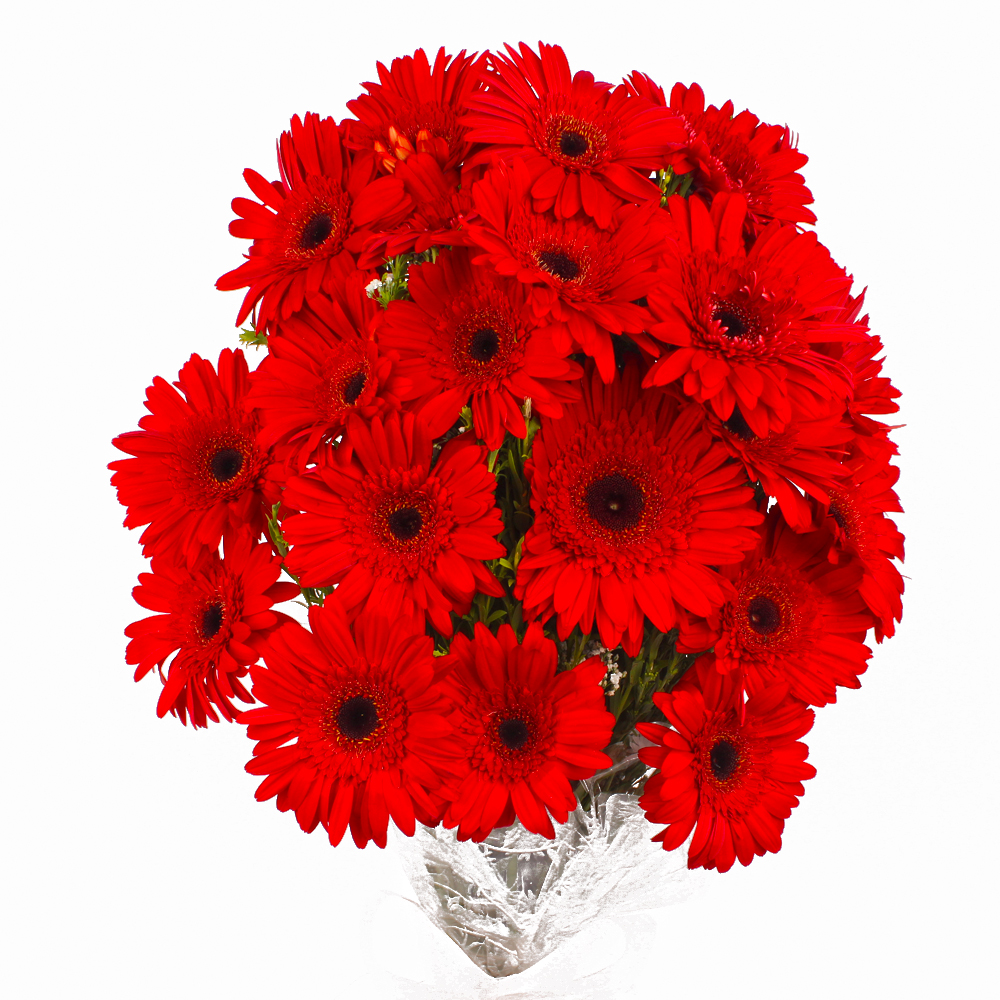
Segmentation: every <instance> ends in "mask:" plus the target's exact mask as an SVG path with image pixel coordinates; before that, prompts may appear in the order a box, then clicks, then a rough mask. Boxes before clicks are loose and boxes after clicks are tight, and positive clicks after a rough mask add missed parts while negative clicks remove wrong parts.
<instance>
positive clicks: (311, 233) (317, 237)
mask: <svg viewBox="0 0 1000 1000" xmlns="http://www.w3.org/2000/svg"><path fill="white" fill-rule="evenodd" d="M332 232H333V219H331V218H330V216H329V215H327V214H326V213H325V212H324V213H322V214H320V215H314V216H313V217H312V218H311V219H310V220H309V221H308V222H307V223H306V224H305V226H303V227H302V235H301V236H299V246H300V247H301V248H302V249H303V250H315V249H316V247H318V246H321V245H322V244H323V243H325V242H326V241H327V240H328V239H329V238H330V233H332Z"/></svg>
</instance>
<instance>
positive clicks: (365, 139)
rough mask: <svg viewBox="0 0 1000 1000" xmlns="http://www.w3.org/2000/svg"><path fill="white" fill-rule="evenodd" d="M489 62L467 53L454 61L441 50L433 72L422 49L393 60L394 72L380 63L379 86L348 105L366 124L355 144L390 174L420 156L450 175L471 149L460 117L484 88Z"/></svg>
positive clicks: (354, 134) (368, 86) (369, 86)
mask: <svg viewBox="0 0 1000 1000" xmlns="http://www.w3.org/2000/svg"><path fill="white" fill-rule="evenodd" d="M487 58H488V56H487V54H486V53H483V54H482V55H481V56H479V57H478V58H477V56H476V53H473V54H472V55H471V56H467V55H466V54H465V49H463V50H462V51H461V52H459V54H458V55H457V56H449V55H447V54H446V53H445V50H444V48H441V49H439V50H438V53H437V56H436V57H435V59H434V66H433V67H431V65H430V63H429V62H428V61H427V54H426V53H425V52H424V50H423V49H417V51H416V52H414V53H413V55H412V56H403V57H402V58H400V59H393V61H392V65H391V66H390V68H389V69H386V68H385V66H383V65H382V63H378V64H377V68H378V78H379V82H378V83H365V84H362V86H363V87H364V88H365V90H367V91H368V93H367V94H362V95H361V96H360V97H359V98H357V100H354V101H348V102H347V107H348V108H349V109H350V111H351V112H352V113H353V114H355V115H357V116H358V118H359V119H360V125H359V126H354V127H352V129H351V141H352V144H357V145H358V146H360V147H361V148H364V149H371V150H373V151H374V152H375V153H376V155H377V157H378V159H379V162H380V163H381V165H382V166H383V167H384V168H385V169H386V170H388V171H390V172H392V171H393V170H395V169H396V167H397V166H398V165H399V164H400V163H401V162H404V161H405V160H406V159H407V158H408V157H409V156H412V155H413V153H415V152H417V153H428V154H430V155H431V156H433V157H434V158H435V159H436V160H437V161H438V163H439V164H440V165H441V167H442V168H443V169H445V170H450V169H453V168H455V167H457V166H458V165H459V164H461V162H462V161H463V160H464V159H465V158H466V155H467V153H468V152H469V149H470V142H469V139H468V136H467V130H466V128H465V127H464V126H463V125H462V124H461V123H460V122H459V117H460V115H461V114H462V112H463V111H464V109H465V106H466V104H467V103H468V101H469V99H470V97H471V95H472V94H473V93H474V92H475V91H476V89H477V88H479V87H480V86H481V85H482V76H483V72H484V71H485V69H486V63H487Z"/></svg>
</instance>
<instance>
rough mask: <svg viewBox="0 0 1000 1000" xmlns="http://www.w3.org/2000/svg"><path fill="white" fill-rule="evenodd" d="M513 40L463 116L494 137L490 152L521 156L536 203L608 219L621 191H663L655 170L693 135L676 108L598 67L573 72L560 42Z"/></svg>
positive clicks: (625, 196) (478, 135) (636, 197)
mask: <svg viewBox="0 0 1000 1000" xmlns="http://www.w3.org/2000/svg"><path fill="white" fill-rule="evenodd" d="M505 47H506V49H507V52H508V54H509V58H508V57H506V56H502V55H494V56H493V67H494V68H493V72H491V73H490V74H489V76H488V83H489V87H488V89H486V90H484V91H481V92H479V93H478V94H475V95H474V96H473V97H472V98H471V100H470V101H469V102H468V103H469V109H470V114H469V115H467V116H466V118H465V119H464V121H465V122H466V124H468V125H469V127H470V132H469V135H470V138H472V139H476V140H479V141H481V142H487V143H490V144H491V145H490V147H489V148H488V149H487V150H485V151H484V152H483V153H481V154H479V156H480V158H482V159H483V161H484V162H485V161H486V157H490V158H491V159H492V158H493V157H495V156H497V155H499V156H501V157H505V158H508V159H509V158H511V157H514V156H517V157H519V158H523V159H524V160H525V161H526V162H527V164H528V166H529V170H530V172H531V175H532V177H533V178H534V182H533V184H532V185H531V189H530V194H531V197H532V199H533V201H534V208H535V210H536V211H538V212H543V211H547V210H549V209H551V210H552V211H553V212H554V213H555V215H556V217H557V218H560V219H568V218H570V217H571V216H574V215H576V214H577V212H579V211H581V210H582V211H583V212H585V213H586V214H587V215H589V216H591V217H592V218H593V219H594V221H595V222H596V223H597V225H598V226H599V227H601V228H602V229H606V228H607V227H608V226H609V225H610V224H611V216H612V214H613V212H614V211H615V209H616V208H617V207H618V206H619V205H620V204H621V203H622V202H623V201H627V202H632V201H636V202H643V201H649V200H651V199H655V200H658V199H659V194H660V192H659V190H658V189H657V187H656V185H655V184H652V183H651V182H650V180H649V173H650V171H651V170H655V169H656V168H657V167H658V166H660V165H661V163H662V161H663V159H664V157H665V156H666V155H667V154H668V153H669V152H670V151H671V150H672V149H675V148H676V147H677V146H679V145H680V144H681V143H683V142H684V140H685V138H686V135H685V130H684V127H683V124H682V123H681V121H680V119H679V118H678V116H677V115H675V114H673V113H672V112H670V111H668V110H667V109H665V108H662V107H657V106H656V105H654V104H653V103H652V102H650V101H648V100H645V99H644V98H641V97H636V96H634V95H632V94H630V93H629V92H628V89H627V88H626V87H624V86H620V87H616V88H614V89H613V90H612V87H611V84H609V83H599V82H596V81H595V80H594V75H593V74H592V73H588V72H586V71H584V70H581V71H579V72H578V73H576V74H575V75H573V74H571V73H570V68H569V63H568V62H567V60H566V55H565V53H564V52H563V50H562V49H561V48H560V47H559V46H558V45H544V44H542V43H541V42H539V45H538V51H539V54H538V55H536V54H535V53H534V52H533V51H532V50H531V49H530V48H529V47H528V46H527V45H525V43H524V42H521V44H520V45H519V47H518V49H514V48H512V47H511V46H510V45H507V46H505Z"/></svg>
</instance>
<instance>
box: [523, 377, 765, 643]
mask: <svg viewBox="0 0 1000 1000" xmlns="http://www.w3.org/2000/svg"><path fill="white" fill-rule="evenodd" d="M640 378H641V375H640V373H639V371H638V367H637V366H636V365H634V364H629V365H627V366H626V368H625V370H624V372H623V373H622V375H621V378H620V379H619V380H617V381H615V382H613V383H611V384H610V385H604V384H603V383H602V382H601V380H600V378H599V377H598V376H597V374H596V372H595V371H594V370H593V369H591V370H590V372H588V374H587V375H586V376H585V378H584V382H583V400H582V401H581V402H580V403H576V404H573V405H571V406H566V407H565V408H564V416H563V418H562V419H561V420H546V421H544V422H543V424H542V428H541V430H540V431H539V432H538V434H537V435H536V436H535V440H534V443H533V451H532V460H533V468H532V471H531V507H532V510H533V511H534V514H535V521H534V524H533V525H532V526H531V527H530V528H529V529H528V532H527V534H526V535H525V538H524V545H523V550H522V551H523V555H522V558H521V561H520V563H519V566H518V572H517V584H516V588H515V591H514V593H515V596H517V597H518V599H519V600H522V601H523V602H524V611H525V615H526V617H528V618H529V619H539V620H541V621H545V620H547V619H548V618H550V617H551V616H552V615H555V616H556V617H557V630H558V634H559V637H560V639H565V638H566V637H567V636H568V635H569V633H570V632H571V631H572V630H573V627H574V626H576V625H579V627H580V630H581V631H582V632H583V633H585V634H586V633H589V632H591V631H592V630H593V628H594V626H595V623H596V627H597V631H598V633H599V634H600V637H601V642H602V643H603V644H604V645H605V646H606V647H608V648H609V649H614V647H615V646H617V645H618V644H619V643H621V644H622V645H623V646H624V648H625V651H626V653H628V655H630V656H634V655H636V653H638V651H639V648H640V646H641V645H642V639H643V631H644V621H645V618H646V617H648V618H649V620H650V621H651V622H652V623H653V625H654V627H655V628H657V629H659V630H660V631H661V632H669V631H670V629H671V628H673V627H674V626H683V625H684V622H685V620H686V616H685V615H684V614H683V611H684V610H685V609H686V610H687V611H689V612H691V613H692V614H694V615H698V616H706V615H709V614H711V613H712V612H713V611H714V610H716V609H718V608H719V607H720V606H721V605H722V604H723V603H724V601H725V600H726V599H727V597H728V596H729V594H730V593H731V591H730V585H729V583H728V581H726V580H725V579H724V578H723V577H722V576H721V575H720V574H719V572H718V570H717V569H716V568H715V567H718V566H723V565H726V564H728V563H734V562H739V561H740V560H741V559H742V558H743V554H744V553H745V552H746V551H747V550H748V549H752V548H753V547H754V546H755V545H756V544H757V534H756V533H755V532H754V531H753V530H751V528H752V526H753V525H756V524H759V523H760V522H761V520H762V515H761V514H760V513H758V512H757V511H756V510H754V509H753V507H752V506H751V499H752V497H753V490H752V489H751V488H750V486H749V485H748V484H747V483H746V480H745V477H744V476H743V473H742V470H741V469H740V467H739V466H738V465H737V464H736V463H734V462H731V460H730V459H729V455H728V453H727V451H726V449H725V447H724V446H723V445H722V444H720V443H719V442H717V441H713V440H712V438H711V436H710V435H709V434H708V433H707V432H706V431H705V430H704V428H703V421H702V419H701V412H700V410H699V408H698V407H696V406H693V405H691V404H689V403H687V402H686V401H684V400H681V399H678V398H677V397H675V396H674V395H672V394H670V393H666V392H661V391H656V390H646V391H640V388H639V380H640Z"/></svg>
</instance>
